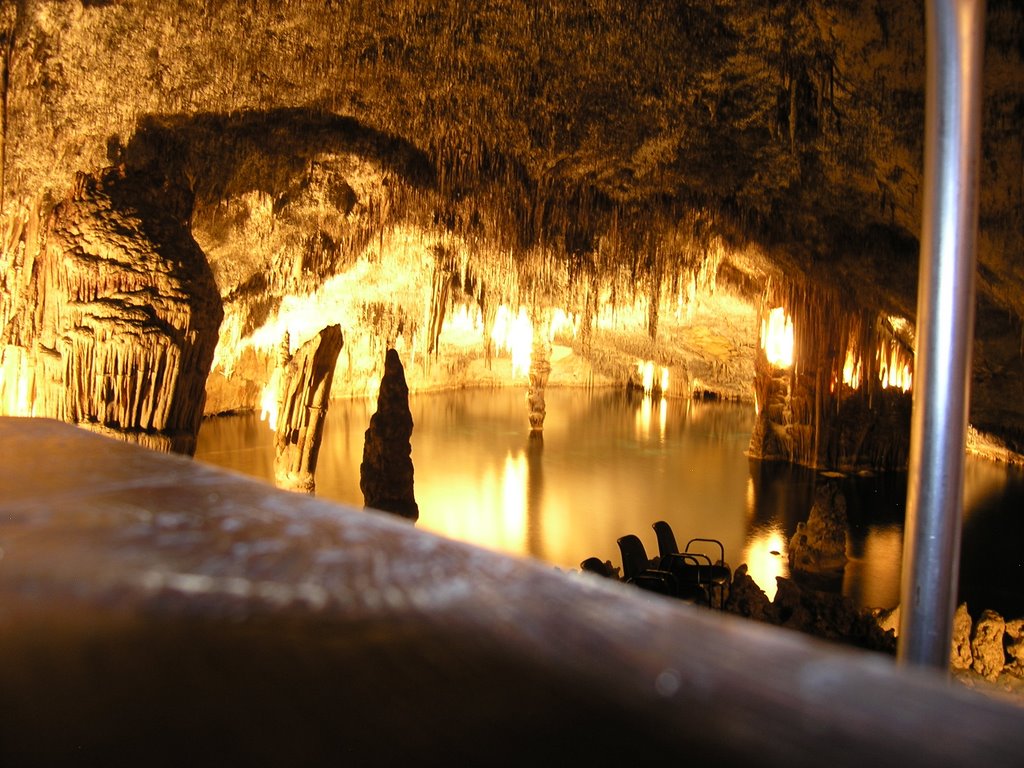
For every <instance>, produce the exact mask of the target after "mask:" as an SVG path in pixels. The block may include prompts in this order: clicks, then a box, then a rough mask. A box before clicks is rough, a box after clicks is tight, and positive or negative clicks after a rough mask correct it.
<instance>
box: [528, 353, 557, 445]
mask: <svg viewBox="0 0 1024 768" xmlns="http://www.w3.org/2000/svg"><path fill="white" fill-rule="evenodd" d="M550 375H551V345H550V344H548V342H547V340H546V339H544V338H543V335H541V334H538V335H535V336H534V342H533V354H532V355H531V356H530V388H529V390H527V393H526V401H527V405H528V406H529V409H530V430H531V431H533V432H540V431H542V430H543V429H544V417H545V416H546V415H547V406H546V405H545V403H544V389H545V387H547V385H548V376H550Z"/></svg>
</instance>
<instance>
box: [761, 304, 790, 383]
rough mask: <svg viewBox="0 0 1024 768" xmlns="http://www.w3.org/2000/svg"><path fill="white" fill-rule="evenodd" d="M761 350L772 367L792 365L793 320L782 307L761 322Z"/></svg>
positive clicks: (774, 310)
mask: <svg viewBox="0 0 1024 768" xmlns="http://www.w3.org/2000/svg"><path fill="white" fill-rule="evenodd" d="M761 348H762V349H763V350H764V354H765V357H767V358H768V362H769V363H771V364H772V365H774V366H776V367H778V368H789V367H790V366H791V365H792V364H793V319H792V318H791V317H789V316H788V315H787V314H786V310H785V309H783V308H782V307H776V308H775V309H773V310H772V311H771V312H769V313H768V317H767V319H765V320H762V321H761Z"/></svg>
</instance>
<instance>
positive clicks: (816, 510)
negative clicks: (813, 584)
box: [789, 483, 849, 578]
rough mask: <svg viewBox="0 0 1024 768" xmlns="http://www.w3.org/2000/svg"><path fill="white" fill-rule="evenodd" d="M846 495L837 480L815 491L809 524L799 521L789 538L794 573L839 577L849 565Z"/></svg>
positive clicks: (808, 518) (820, 486) (790, 566)
mask: <svg viewBox="0 0 1024 768" xmlns="http://www.w3.org/2000/svg"><path fill="white" fill-rule="evenodd" d="M848 527H849V524H848V523H847V518H846V498H845V497H844V496H843V494H842V492H841V491H840V490H839V488H838V487H837V486H836V485H835V484H833V483H822V484H821V485H819V486H818V487H817V488H816V489H815V492H814V505H813V506H812V507H811V511H810V514H809V515H808V516H807V522H806V523H797V526H796V532H795V533H794V534H793V538H792V539H790V541H789V568H790V570H791V571H792V572H793V574H794V575H796V574H799V573H803V574H806V575H809V576H816V577H825V578H829V577H838V576H841V575H842V572H843V569H844V568H846V561H847V556H846V534H847V529H848Z"/></svg>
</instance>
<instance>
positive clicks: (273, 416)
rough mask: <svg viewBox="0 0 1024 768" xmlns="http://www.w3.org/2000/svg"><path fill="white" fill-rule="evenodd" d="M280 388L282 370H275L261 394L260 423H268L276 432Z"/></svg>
mask: <svg viewBox="0 0 1024 768" xmlns="http://www.w3.org/2000/svg"><path fill="white" fill-rule="evenodd" d="M280 388H281V369H280V368H275V369H274V372H273V373H272V374H270V381H268V382H267V385H266V386H265V387H263V391H262V392H260V421H265V422H267V424H268V426H269V427H270V428H271V429H272V430H274V431H277V398H278V390H279V389H280Z"/></svg>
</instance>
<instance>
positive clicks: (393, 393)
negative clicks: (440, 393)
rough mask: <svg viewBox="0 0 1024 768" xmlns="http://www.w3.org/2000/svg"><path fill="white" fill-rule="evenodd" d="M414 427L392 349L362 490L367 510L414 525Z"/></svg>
mask: <svg viewBox="0 0 1024 768" xmlns="http://www.w3.org/2000/svg"><path fill="white" fill-rule="evenodd" d="M412 427H413V423H412V412H411V411H410V410H409V386H408V385H407V384H406V382H405V369H404V368H403V367H402V361H401V360H400V359H399V357H398V352H397V351H395V350H394V349H389V350H388V351H387V354H386V355H385V358H384V377H383V378H382V379H381V382H380V394H378V396H377V412H376V413H374V414H373V416H371V417H370V427H369V429H367V430H366V439H365V443H364V446H363V463H362V464H361V465H360V467H359V490H361V491H362V492H363V502H364V503H365V504H366V506H367V507H372V508H374V509H381V510H384V511H385V512H393V513H394V514H396V515H400V516H401V517H404V518H407V519H409V520H413V521H415V520H417V519H419V516H420V510H419V506H418V505H417V504H416V498H415V496H414V494H413V466H412V443H411V442H410V439H411V438H412Z"/></svg>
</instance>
